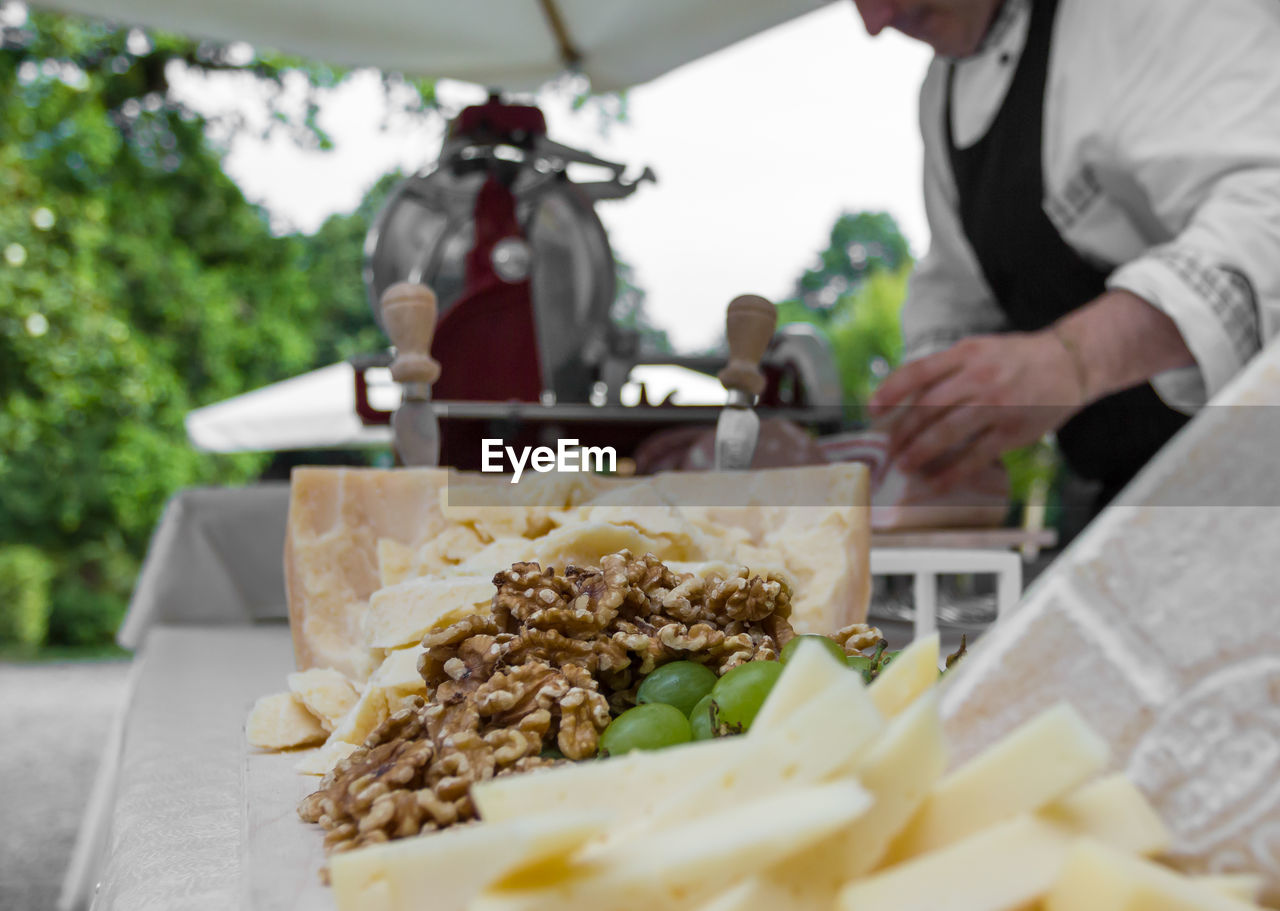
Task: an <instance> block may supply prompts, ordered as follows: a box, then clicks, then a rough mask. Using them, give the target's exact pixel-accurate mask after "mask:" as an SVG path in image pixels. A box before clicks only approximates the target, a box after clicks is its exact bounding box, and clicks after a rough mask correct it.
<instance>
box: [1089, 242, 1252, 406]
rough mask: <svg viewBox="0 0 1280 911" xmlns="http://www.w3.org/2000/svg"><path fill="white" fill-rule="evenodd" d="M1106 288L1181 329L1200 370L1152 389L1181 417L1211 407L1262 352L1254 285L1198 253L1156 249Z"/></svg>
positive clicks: (1172, 374)
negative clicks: (1130, 296) (1134, 299)
mask: <svg viewBox="0 0 1280 911" xmlns="http://www.w3.org/2000/svg"><path fill="white" fill-rule="evenodd" d="M1107 288H1108V289H1109V290H1113V291H1116V290H1121V291H1128V292H1130V293H1131V294H1136V295H1137V296H1138V297H1140V298H1142V299H1143V300H1145V301H1147V303H1149V304H1151V305H1152V306H1153V307H1155V308H1156V309H1158V310H1160V311H1161V312H1163V313H1164V314H1165V315H1166V316H1168V317H1169V318H1170V319H1172V320H1173V322H1174V325H1176V326H1177V327H1178V331H1179V332H1180V333H1181V334H1182V339H1183V341H1184V342H1186V345H1187V348H1188V349H1189V350H1190V351H1191V355H1192V357H1194V358H1195V361H1196V366H1194V367H1181V368H1178V369H1176V370H1167V371H1165V372H1164V373H1161V374H1159V375H1157V376H1155V377H1153V378H1152V380H1151V385H1152V387H1153V388H1154V389H1155V390H1156V393H1157V394H1158V395H1159V396H1160V398H1161V399H1163V400H1164V402H1165V403H1166V404H1167V405H1169V406H1170V407H1172V408H1176V409H1178V410H1179V411H1183V412H1187V413H1191V412H1194V411H1195V410H1197V409H1198V408H1200V407H1201V406H1203V405H1205V404H1207V403H1208V402H1209V400H1210V399H1212V398H1213V397H1214V396H1215V395H1217V394H1218V392H1219V391H1221V389H1222V388H1223V387H1224V386H1225V385H1226V384H1227V383H1228V382H1229V381H1230V379H1231V378H1232V377H1233V376H1235V375H1236V373H1237V372H1239V370H1240V368H1241V367H1243V366H1244V364H1245V363H1246V362H1247V361H1248V360H1249V359H1250V358H1251V357H1253V355H1254V354H1256V353H1257V352H1258V350H1259V348H1260V347H1261V343H1260V336H1259V333H1258V308H1257V301H1256V298H1255V296H1254V293H1253V288H1252V286H1251V285H1250V283H1249V281H1248V280H1247V279H1246V278H1245V277H1244V276H1243V275H1241V274H1240V273H1238V272H1235V271H1233V270H1230V269H1226V268H1223V267H1221V266H1218V265H1216V264H1214V263H1211V262H1209V261H1208V260H1206V259H1205V258H1204V257H1202V256H1199V255H1198V254H1196V253H1195V252H1194V251H1189V250H1187V249H1186V248H1178V247H1173V246H1168V247H1160V248H1156V249H1155V250H1153V251H1151V252H1150V253H1148V254H1147V255H1146V256H1143V257H1142V258H1141V259H1137V260H1134V261H1133V262H1131V263H1128V264H1126V265H1124V266H1121V267H1120V268H1119V269H1117V270H1116V271H1115V272H1113V273H1112V274H1111V277H1110V278H1109V279H1108V280H1107Z"/></svg>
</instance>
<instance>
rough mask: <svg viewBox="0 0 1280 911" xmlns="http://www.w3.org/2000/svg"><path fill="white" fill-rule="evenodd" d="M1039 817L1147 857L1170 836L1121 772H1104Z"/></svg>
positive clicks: (1158, 851) (1170, 838)
mask: <svg viewBox="0 0 1280 911" xmlns="http://www.w3.org/2000/svg"><path fill="white" fill-rule="evenodd" d="M1040 815H1041V817H1043V818H1044V819H1047V820H1049V821H1051V822H1055V823H1058V824H1059V825H1061V826H1064V827H1065V828H1067V829H1070V830H1071V831H1073V832H1077V833H1080V834H1088V835H1092V836H1093V837H1094V838H1099V839H1102V840H1103V841H1105V842H1107V843H1108V844H1113V845H1118V846H1121V847H1123V848H1125V850H1128V851H1132V852H1133V853H1135V854H1143V855H1147V856H1151V855H1155V854H1159V853H1160V852H1162V851H1164V850H1166V849H1167V848H1168V847H1169V845H1170V843H1171V841H1172V837H1171V836H1170V834H1169V830H1168V828H1167V827H1166V826H1165V824H1164V822H1163V821H1161V819H1160V816H1159V814H1157V813H1156V811H1155V807H1153V806H1151V802H1150V801H1148V800H1147V798H1146V797H1145V796H1143V794H1142V792H1141V791H1139V790H1138V788H1137V786H1136V785H1135V784H1134V783H1133V782H1132V781H1130V780H1129V779H1128V778H1127V777H1126V776H1124V775H1120V774H1117V775H1108V776H1107V777H1106V778H1101V779H1099V780H1098V781H1095V782H1091V783H1090V784H1087V785H1085V786H1084V787H1082V788H1080V789H1079V790H1078V791H1075V792H1074V793H1072V794H1070V795H1068V796H1066V797H1063V798H1062V799H1060V800H1056V801H1054V802H1053V803H1051V804H1049V805H1048V806H1047V807H1045V808H1044V809H1043V810H1041V811H1040Z"/></svg>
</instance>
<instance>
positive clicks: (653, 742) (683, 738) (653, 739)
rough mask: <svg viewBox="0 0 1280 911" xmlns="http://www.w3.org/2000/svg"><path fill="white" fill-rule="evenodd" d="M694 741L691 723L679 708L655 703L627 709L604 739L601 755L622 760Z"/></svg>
mask: <svg viewBox="0 0 1280 911" xmlns="http://www.w3.org/2000/svg"><path fill="white" fill-rule="evenodd" d="M692 739H693V732H692V731H691V730H690V729H689V719H688V718H686V717H685V716H684V713H683V712H681V711H680V710H679V709H678V708H676V707H675V706H672V705H663V704H662V703H659V702H651V703H649V704H648V705H637V706H636V707H635V708H633V709H627V710H626V711H625V712H623V713H622V714H621V715H619V716H618V717H617V718H615V719H613V721H611V722H610V723H609V726H608V727H607V728H605V729H604V733H603V734H601V735H600V753H601V755H603V756H620V755H622V754H623V753H630V752H631V751H632V750H660V749H662V748H663V747H669V746H675V745H676V744H680V743H688V742H689V741H690V740H692Z"/></svg>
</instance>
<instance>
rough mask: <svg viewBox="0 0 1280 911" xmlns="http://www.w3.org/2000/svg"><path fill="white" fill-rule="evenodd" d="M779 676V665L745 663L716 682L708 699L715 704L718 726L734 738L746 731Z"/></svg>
mask: <svg viewBox="0 0 1280 911" xmlns="http://www.w3.org/2000/svg"><path fill="white" fill-rule="evenodd" d="M781 673H782V664H781V663H780V662H777V661H748V662H747V663H746V664H740V665H738V666H737V667H735V668H734V669H733V670H731V671H729V672H728V673H727V674H725V675H724V676H723V677H721V678H720V679H719V680H717V681H716V685H715V687H714V688H712V690H711V698H712V699H713V700H714V701H715V704H716V710H717V712H718V715H717V721H718V722H719V724H720V725H723V726H725V727H727V728H728V729H729V731H730V732H732V733H735V734H741V733H743V732H745V731H747V730H749V729H750V728H751V722H752V721H754V720H755V717H756V714H757V713H758V712H759V711H760V706H762V705H764V700H765V699H766V697H768V695H769V691H770V690H771V689H773V685H774V683H775V682H777V680H778V676H779V675H780V674H781Z"/></svg>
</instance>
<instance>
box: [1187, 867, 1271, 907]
mask: <svg viewBox="0 0 1280 911" xmlns="http://www.w3.org/2000/svg"><path fill="white" fill-rule="evenodd" d="M1193 879H1194V881H1195V882H1196V884H1197V885H1200V886H1203V887H1205V888H1206V889H1212V890H1213V891H1214V892H1217V893H1218V894H1220V895H1225V896H1227V897H1228V898H1235V899H1239V900H1240V901H1242V902H1255V903H1256V902H1257V901H1258V900H1259V899H1260V898H1261V897H1262V888H1263V886H1264V885H1265V884H1266V880H1264V879H1263V878H1262V877H1261V876H1258V875H1256V874H1254V873H1220V874H1217V875H1214V876H1196V877H1193Z"/></svg>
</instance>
